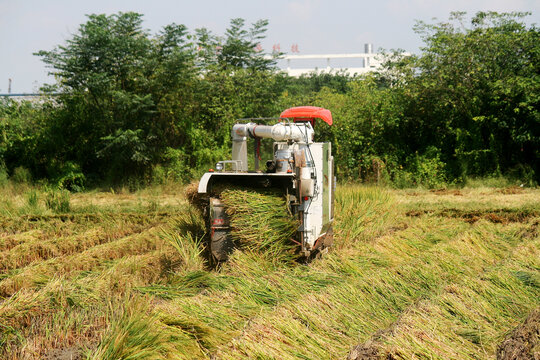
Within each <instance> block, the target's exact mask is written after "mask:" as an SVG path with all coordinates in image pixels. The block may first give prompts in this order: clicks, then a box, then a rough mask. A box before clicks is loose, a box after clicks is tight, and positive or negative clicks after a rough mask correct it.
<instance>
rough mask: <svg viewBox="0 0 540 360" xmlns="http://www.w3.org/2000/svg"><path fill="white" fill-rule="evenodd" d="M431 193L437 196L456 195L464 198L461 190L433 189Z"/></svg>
mask: <svg viewBox="0 0 540 360" xmlns="http://www.w3.org/2000/svg"><path fill="white" fill-rule="evenodd" d="M429 192H431V193H433V194H435V195H454V196H463V194H462V193H461V191H459V190H449V189H432V190H429Z"/></svg>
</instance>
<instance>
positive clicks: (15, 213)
mask: <svg viewBox="0 0 540 360" xmlns="http://www.w3.org/2000/svg"><path fill="white" fill-rule="evenodd" d="M2 191H3V193H2V194H1V195H2V197H3V199H5V200H3V203H2V204H0V224H1V225H2V227H1V228H0V259H1V264H0V293H1V294H2V296H3V298H0V358H2V359H13V360H15V359H53V358H61V357H62V356H63V357H67V358H69V357H71V356H73V358H88V359H118V358H134V357H135V356H136V355H135V354H137V355H138V356H139V358H155V359H176V358H179V359H194V358H209V357H213V358H216V359H221V358H223V359H238V358H261V359H272V358H275V359H326V358H346V357H347V356H349V358H351V359H355V358H358V359H359V358H365V356H368V355H369V357H368V358H372V359H376V358H381V359H383V358H395V359H412V358H434V359H449V358H455V359H469V358H481V359H483V358H493V357H495V355H496V353H497V348H498V347H499V345H501V344H502V343H503V341H504V339H505V338H506V337H507V336H508V334H510V333H511V332H512V331H513V329H514V328H515V327H516V326H518V325H519V324H520V323H522V322H523V321H524V319H525V318H526V317H527V315H528V314H529V313H530V312H531V311H533V310H534V309H535V308H538V307H539V306H540V303H539V300H538V299H539V298H540V275H539V273H540V260H539V259H540V243H539V236H538V227H539V224H540V215H539V213H540V205H539V204H540V191H539V190H531V189H522V188H519V189H514V188H512V189H492V188H482V187H477V188H471V189H467V188H465V189H460V190H459V192H457V191H453V190H451V191H447V190H441V191H433V192H430V191H419V190H415V191H411V190H400V191H389V190H384V189H381V188H375V187H361V186H341V187H339V188H338V194H337V201H336V222H335V224H334V234H335V244H336V245H335V247H334V249H333V250H332V251H331V252H330V253H329V254H328V255H326V256H325V257H323V258H321V259H317V260H315V261H313V262H311V263H310V264H307V265H306V264H298V263H294V262H292V263H291V262H280V261H274V260H275V259H273V258H272V257H268V256H261V253H260V252H258V251H256V250H257V249H249V248H245V249H244V250H243V251H236V252H235V253H233V254H232V256H231V259H230V261H229V262H227V263H226V264H224V265H223V266H221V267H220V268H219V269H213V268H209V267H208V264H207V262H206V260H205V257H204V253H205V249H204V246H203V244H202V241H203V240H202V239H203V238H204V221H203V220H202V219H201V217H200V215H199V214H198V212H197V211H196V210H194V209H192V208H191V207H190V206H189V205H187V203H186V201H185V200H184V195H183V193H184V191H183V188H180V187H177V188H175V187H168V188H153V189H147V190H144V191H139V192H137V193H128V192H121V193H120V194H118V193H112V192H92V193H82V194H76V195H72V196H71V199H70V207H71V211H70V213H68V214H55V213H53V212H52V211H51V210H50V209H47V208H45V206H44V205H43V200H42V193H41V192H40V191H39V189H33V188H29V187H19V188H17V187H8V188H7V189H4V190H1V189H0V192H2ZM34 193H35V194H36V196H33V195H32V194H34ZM29 194H30V195H32V196H30V195H29ZM29 198H34V200H31V201H29V200H28V199H29ZM35 198H37V199H38V200H37V202H36V201H35ZM30 205H31V206H30ZM351 349H353V351H351ZM143 355H144V356H143ZM362 356H364V357H362Z"/></svg>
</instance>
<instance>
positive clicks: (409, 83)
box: [386, 12, 540, 177]
mask: <svg viewBox="0 0 540 360" xmlns="http://www.w3.org/2000/svg"><path fill="white" fill-rule="evenodd" d="M526 15H527V14H526V13H503V14H498V13H494V12H479V13H477V14H476V15H475V16H474V17H473V18H472V19H471V21H470V25H469V26H466V25H465V22H466V21H465V13H453V14H452V16H451V17H450V21H449V22H441V23H437V24H426V23H423V22H419V23H418V24H417V26H416V28H415V30H416V31H417V32H418V33H419V34H420V35H421V36H422V38H423V40H424V41H425V47H424V48H423V49H422V54H421V55H419V56H417V57H412V58H411V59H409V60H406V61H402V62H401V63H394V64H393V65H394V66H393V67H391V68H390V71H395V70H396V69H397V70H404V69H405V71H401V73H400V74H401V75H402V79H401V80H400V82H401V85H399V84H398V86H401V88H402V89H403V93H404V95H405V96H406V97H407V98H408V106H407V110H406V114H405V115H406V116H405V118H404V121H403V122H402V124H401V127H402V131H401V133H403V134H404V136H406V137H407V143H409V144H410V147H411V150H412V151H419V152H421V153H423V152H424V151H425V150H426V149H428V148H430V147H435V148H437V149H439V150H440V151H441V153H442V160H443V161H444V162H445V163H448V164H449V170H450V171H451V173H452V176H453V177H459V176H467V175H490V174H497V173H511V172H512V171H515V170H516V169H529V171H531V170H533V171H534V172H536V174H537V176H538V175H540V173H539V170H540V169H539V168H538V166H539V165H538V164H540V158H539V156H540V152H539V151H538V149H539V146H538V145H539V141H540V124H539V122H540V117H539V115H538V110H537V109H538V108H539V96H540V95H539V94H540V92H539V88H540V76H539V69H540V66H539V60H540V57H539V55H540V43H539V42H538V38H539V30H538V28H537V27H536V26H534V25H532V26H530V27H527V26H526V25H525V23H524V22H523V18H524V17H525V16H526ZM404 65H405V66H404ZM386 78H387V79H389V78H390V77H389V76H387V77H386ZM519 175H521V176H523V174H519Z"/></svg>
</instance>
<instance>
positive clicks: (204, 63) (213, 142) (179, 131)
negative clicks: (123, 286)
mask: <svg viewBox="0 0 540 360" xmlns="http://www.w3.org/2000/svg"><path fill="white" fill-rule="evenodd" d="M527 15H528V14H526V13H502V14H499V13H495V12H479V13H477V14H476V15H474V16H473V17H472V18H471V19H470V20H469V21H467V16H466V14H465V13H452V14H451V16H450V18H449V20H448V21H445V22H438V23H434V24H428V23H423V22H418V23H417V25H416V27H415V31H416V32H417V33H418V34H419V36H421V38H422V40H423V42H424V46H423V47H422V49H421V52H420V53H419V54H418V55H413V56H407V57H405V56H402V54H401V53H400V52H392V53H387V54H386V56H385V63H384V66H383V68H382V69H381V70H380V71H378V72H375V73H370V74H368V75H364V76H348V75H346V74H344V73H313V74H310V75H305V76H302V77H300V78H294V77H290V76H287V75H286V74H285V73H283V72H281V71H280V70H279V69H278V68H277V66H276V58H275V57H274V58H272V57H269V56H267V55H268V54H265V53H264V51H263V50H258V49H260V47H257V44H258V43H260V41H261V40H262V39H264V36H265V32H266V30H267V27H268V22H267V21H266V20H259V21H257V22H255V23H253V24H250V25H248V24H246V23H245V21H244V20H243V19H233V20H231V22H230V25H229V27H228V28H227V30H226V31H225V33H224V34H223V35H221V36H218V35H215V34H213V33H212V32H210V31H209V30H207V29H204V28H202V29H196V30H194V31H189V30H188V29H187V28H186V27H185V26H184V25H177V24H170V25H167V26H165V27H163V29H162V30H161V31H160V32H158V33H157V34H150V32H149V31H147V30H145V29H144V28H143V16H142V15H141V14H137V13H131V12H128V13H118V14H114V15H90V16H88V20H87V21H86V23H84V24H82V25H81V26H80V27H79V29H78V31H77V32H76V33H75V34H74V35H73V36H72V37H71V38H70V39H68V40H66V42H65V43H64V44H62V45H59V46H57V47H56V48H54V49H52V50H48V51H47V50H44V51H39V52H37V53H36V55H37V56H39V57H41V59H42V60H43V62H44V63H45V64H46V65H47V66H48V67H49V69H50V71H51V73H52V74H53V75H54V76H55V79H56V83H55V84H53V85H48V86H45V87H44V88H43V89H42V90H43V92H44V95H45V97H44V99H43V100H42V101H41V102H39V103H35V102H34V103H30V102H15V101H11V100H9V99H1V100H0V182H1V179H2V178H4V179H5V178H7V176H12V177H13V176H19V177H21V176H22V177H32V178H34V179H46V180H47V181H49V182H51V183H53V184H56V185H57V186H60V187H65V188H69V189H73V190H76V189H81V188H83V187H84V186H95V185H99V184H105V183H106V184H111V185H112V184H123V183H126V182H127V181H132V182H139V183H140V182H143V183H145V182H156V181H157V182H160V181H167V180H175V181H182V182H187V181H190V180H191V179H193V178H196V177H197V176H199V175H200V173H201V172H202V171H204V170H206V169H207V168H208V167H211V166H212V165H213V164H214V163H215V162H216V161H218V160H222V159H226V158H229V157H230V148H231V140H230V128H231V126H232V124H233V123H234V122H235V120H236V119H238V118H248V117H275V116H279V113H280V112H281V111H282V110H283V109H285V108H287V107H290V106H299V105H315V106H323V107H326V108H328V109H330V110H331V111H332V113H333V115H334V118H335V123H334V126H333V127H323V126H322V125H320V126H319V127H318V129H317V137H318V138H319V139H324V140H325V141H326V140H328V141H332V142H333V148H334V153H335V162H336V173H337V174H338V176H339V177H340V179H343V180H354V181H371V180H374V179H376V180H377V181H386V182H388V183H390V184H394V185H395V186H400V187H405V186H415V185H423V186H427V187H439V186H445V185H448V184H451V183H457V184H459V183H463V182H464V181H465V180H466V179H467V178H468V177H489V176H506V177H509V178H512V179H518V180H520V181H524V182H527V183H528V184H529V185H534V184H537V183H538V180H539V176H540V169H539V164H540V153H539V151H538V148H539V147H538V145H539V141H540V118H539V114H538V108H539V106H538V105H539V104H538V103H539V97H540V91H539V90H540V89H539V88H540V74H539V69H540V66H539V58H540V42H539V41H538V39H539V36H538V35H539V31H538V28H537V27H536V26H535V25H527V24H526V23H525V18H526V16H527ZM53 94H59V95H53ZM2 174H4V175H2ZM17 174H18V175H17ZM21 174H26V175H24V176H23V175H21Z"/></svg>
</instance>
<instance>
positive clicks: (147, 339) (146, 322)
mask: <svg viewBox="0 0 540 360" xmlns="http://www.w3.org/2000/svg"><path fill="white" fill-rule="evenodd" d="M123 305H124V307H123V308H121V309H120V313H119V315H116V316H115V317H114V318H113V319H112V321H111V324H110V327H109V329H108V330H107V331H106V333H105V334H104V336H103V338H102V340H101V342H100V344H99V345H98V348H97V349H96V351H95V352H94V353H93V355H92V356H91V357H89V359H91V360H117V359H124V360H135V359H137V360H139V359H152V360H158V359H164V360H165V359H175V358H177V357H176V356H174V353H175V349H174V346H173V345H172V342H171V338H170V335H168V334H167V332H166V331H165V329H160V327H162V326H163V325H160V323H159V320H158V319H157V317H156V316H148V315H147V313H148V309H146V308H145V306H144V305H143V304H142V300H139V301H133V299H131V301H127V302H126V303H125V304H123ZM117 311H118V309H116V310H115V311H114V312H115V313H116V312H117Z"/></svg>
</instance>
